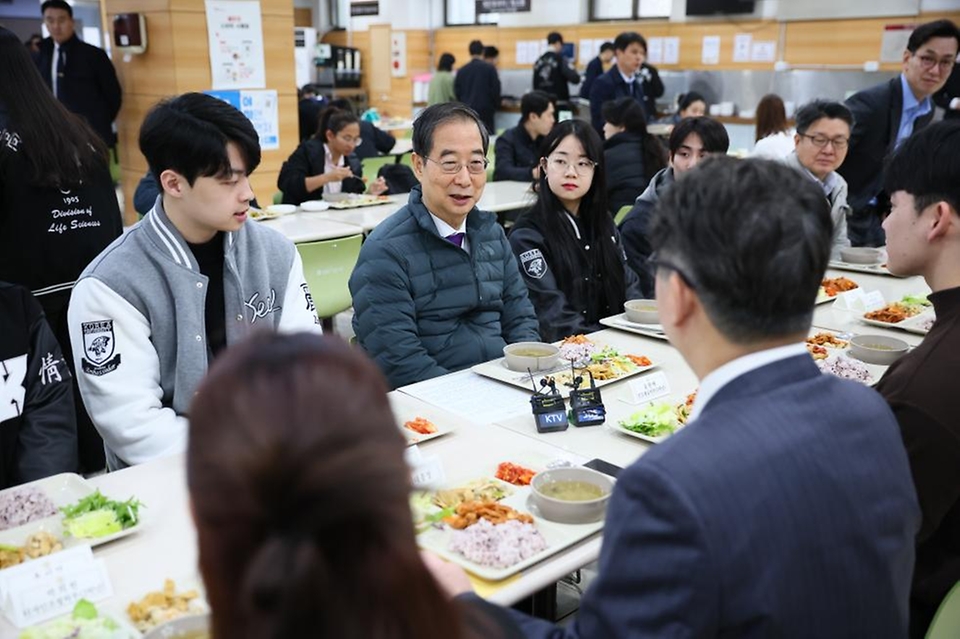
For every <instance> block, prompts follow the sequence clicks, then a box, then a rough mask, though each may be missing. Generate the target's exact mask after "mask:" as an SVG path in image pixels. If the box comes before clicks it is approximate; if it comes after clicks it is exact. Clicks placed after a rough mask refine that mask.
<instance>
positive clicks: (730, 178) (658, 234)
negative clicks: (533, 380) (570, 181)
mask: <svg viewBox="0 0 960 639" xmlns="http://www.w3.org/2000/svg"><path fill="white" fill-rule="evenodd" d="M651 233H652V241H653V245H654V246H655V247H656V251H657V253H656V257H655V259H654V263H655V264H656V269H657V273H656V282H657V284H656V287H657V302H658V306H659V314H660V322H661V324H662V325H663V329H664V331H665V332H666V334H667V336H668V337H669V339H670V343H671V344H672V345H673V346H674V347H676V349H677V350H678V351H679V352H680V354H681V355H682V356H683V358H684V360H685V361H686V362H687V364H688V365H689V366H690V368H691V369H692V370H693V372H694V373H695V374H696V376H697V377H698V378H699V380H700V386H699V390H698V392H697V396H696V400H695V401H694V404H693V408H692V412H691V414H690V417H689V419H688V421H687V423H686V426H684V427H683V428H682V429H680V430H678V431H677V432H676V433H675V434H673V435H672V436H670V437H669V438H668V439H666V440H665V441H663V442H661V443H659V444H657V445H656V446H654V447H652V448H650V449H649V450H647V451H646V452H645V453H644V454H643V456H641V457H640V458H639V459H638V460H637V461H636V462H634V463H633V464H631V465H630V466H629V467H628V468H626V469H624V470H623V471H622V472H621V473H620V474H619V476H618V478H617V482H616V485H615V486H614V488H613V494H612V496H611V497H610V501H609V505H608V507H607V512H606V520H605V522H604V526H603V546H602V548H601V549H600V560H599V568H598V575H597V577H596V579H595V580H594V581H593V583H591V584H590V587H589V588H588V589H587V591H586V592H585V593H584V594H583V597H582V598H581V599H580V609H579V610H578V611H577V615H576V618H575V619H574V620H573V621H572V623H569V624H567V625H565V626H563V627H558V626H554V625H553V623H552V622H551V621H545V620H543V619H534V618H533V617H529V616H527V615H525V614H523V613H520V612H517V611H511V614H513V616H514V619H515V620H517V622H518V623H520V624H521V626H522V628H523V631H524V634H525V635H526V637H527V638H528V639H626V638H627V637H699V638H707V637H717V638H719V637H773V636H776V637H779V638H780V639H810V637H844V638H850V639H855V638H857V639H859V638H860V637H871V638H885V639H886V638H890V639H894V638H897V637H904V636H905V635H906V632H907V623H908V619H907V617H908V608H907V599H908V596H909V592H910V577H911V573H912V572H913V560H914V549H913V545H914V536H915V535H916V532H917V529H918V527H919V523H920V509H919V507H918V505H917V497H916V492H915V491H914V488H913V485H912V482H911V480H910V468H909V465H908V462H907V455H906V452H905V451H904V448H903V442H902V441H901V439H900V433H899V430H898V428H897V422H896V420H895V418H894V416H893V413H891V411H890V408H889V407H888V406H887V405H886V402H884V401H883V398H881V397H880V396H879V395H878V394H877V393H876V392H874V391H873V389H870V388H867V387H866V386H864V385H863V384H860V383H857V382H853V381H850V380H844V379H840V378H838V377H836V376H834V375H824V374H821V372H820V370H819V369H818V368H817V366H816V365H815V364H814V362H813V360H812V359H811V358H810V355H809V353H807V350H806V348H805V347H804V339H805V338H806V337H807V335H808V333H809V330H810V322H811V319H812V316H813V308H814V299H815V298H816V296H817V291H818V290H819V288H820V281H821V279H822V278H823V274H824V271H825V269H826V267H827V262H828V259H829V245H830V237H831V236H832V234H833V224H832V223H831V221H830V215H829V212H828V210H827V205H826V202H825V201H824V199H823V194H822V192H821V191H820V190H819V189H818V188H817V187H816V185H815V184H813V183H812V182H811V181H810V180H808V179H806V178H804V177H803V176H801V175H799V174H798V173H797V172H796V171H793V170H791V169H789V168H787V167H785V166H783V165H782V164H779V163H777V162H772V161H769V160H738V159H736V158H729V157H716V158H710V159H709V160H707V161H706V162H704V163H703V165H702V166H700V167H698V168H697V169H696V170H694V171H691V172H690V173H689V174H687V175H685V176H683V177H682V178H680V181H679V183H678V185H677V188H674V189H670V190H669V191H668V192H667V193H666V194H665V195H664V199H663V200H662V201H661V203H660V205H659V206H658V207H657V210H656V212H655V213H654V217H653V220H652V222H651ZM824 540H834V541H835V543H824ZM840 540H842V543H841V542H840ZM799 549H802V552H798V550H799ZM432 570H434V574H435V575H436V576H437V577H438V579H439V580H440V581H441V583H442V584H443V585H444V587H445V588H446V589H447V592H448V593H450V594H452V595H456V596H457V597H456V600H457V601H463V602H467V601H473V600H474V597H475V595H473V594H472V593H471V590H472V585H471V583H470V581H469V580H468V579H467V577H466V574H465V573H464V572H463V570H462V569H461V568H460V567H459V566H455V565H453V564H448V563H434V564H432Z"/></svg>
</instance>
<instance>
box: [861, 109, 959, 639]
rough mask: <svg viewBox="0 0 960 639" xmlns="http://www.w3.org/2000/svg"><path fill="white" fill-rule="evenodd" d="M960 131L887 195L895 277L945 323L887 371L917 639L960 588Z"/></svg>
mask: <svg viewBox="0 0 960 639" xmlns="http://www.w3.org/2000/svg"><path fill="white" fill-rule="evenodd" d="M957 149H960V122H958V121H949V122H942V123H937V124H931V125H930V126H929V127H927V128H925V129H924V130H923V131H920V132H918V133H916V134H914V135H912V136H910V138H909V139H908V140H907V141H906V142H904V143H903V145H902V146H901V147H900V148H899V149H897V152H896V154H895V155H894V157H893V159H892V161H891V162H890V164H889V166H888V167H887V170H886V178H885V180H884V189H885V190H886V192H887V193H890V201H891V204H892V208H891V210H890V214H889V215H888V216H887V218H886V219H885V220H884V222H883V228H884V230H885V231H886V235H887V268H889V269H890V272H891V273H893V274H894V275H898V276H908V275H922V276H923V279H924V281H925V282H926V283H927V286H929V287H930V290H931V291H933V292H932V293H931V294H930V296H929V299H930V302H931V303H933V308H934V310H935V311H936V320H935V321H934V322H933V324H932V326H931V327H930V332H929V333H927V335H926V337H924V338H923V342H921V343H920V345H919V346H917V347H916V348H914V349H913V350H912V351H910V352H909V353H907V354H906V355H904V356H903V357H902V358H900V359H899V360H897V361H896V362H894V364H893V365H892V366H891V367H890V368H889V369H887V372H886V373H884V375H883V377H882V378H881V379H880V382H879V383H878V384H877V386H876V389H877V390H878V391H879V392H880V394H881V395H883V397H884V398H885V399H886V400H887V402H889V404H890V407H891V408H892V409H893V414H894V415H896V416H897V421H898V422H899V424H900V434H901V435H902V437H903V442H904V444H905V445H906V447H907V455H908V456H909V458H910V467H911V469H912V471H913V485H914V486H915V487H916V489H917V496H918V497H919V499H920V510H921V511H922V512H923V524H922V526H921V527H920V533H919V534H918V535H917V564H916V568H915V569H914V571H913V589H912V591H911V594H910V636H911V637H913V638H917V639H918V638H921V637H923V636H925V634H926V632H927V628H928V626H929V625H930V621H931V619H932V618H933V615H934V613H935V612H936V610H937V607H938V606H939V605H940V603H941V602H942V601H943V599H944V597H946V595H947V593H948V592H949V591H950V589H951V588H952V587H953V586H954V584H956V583H958V582H960V422H958V420H957V415H958V414H960V399H958V398H957V395H956V394H955V380H956V379H958V377H960V359H958V358H957V352H958V349H960V267H958V265H960V153H958V152H957Z"/></svg>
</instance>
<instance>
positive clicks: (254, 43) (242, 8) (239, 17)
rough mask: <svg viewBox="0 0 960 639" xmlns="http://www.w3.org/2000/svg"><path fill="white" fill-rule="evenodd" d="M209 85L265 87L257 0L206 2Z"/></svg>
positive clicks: (243, 87) (248, 87) (216, 86)
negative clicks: (210, 79) (210, 78)
mask: <svg viewBox="0 0 960 639" xmlns="http://www.w3.org/2000/svg"><path fill="white" fill-rule="evenodd" d="M206 9H207V40H208V41H209V46H210V75H211V77H212V82H211V86H212V87H213V88H214V89H262V88H263V87H265V86H266V85H267V79H266V65H265V63H264V61H263V28H262V26H261V23H260V2H259V1H258V0H206Z"/></svg>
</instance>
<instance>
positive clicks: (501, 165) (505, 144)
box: [493, 133, 533, 182]
mask: <svg viewBox="0 0 960 639" xmlns="http://www.w3.org/2000/svg"><path fill="white" fill-rule="evenodd" d="M515 147H516V144H515V140H514V136H513V135H508V134H506V133H505V134H503V135H501V136H498V137H497V141H496V143H495V144H494V150H495V151H496V160H495V162H494V165H493V181H494V182H498V181H500V180H518V181H520V182H532V181H533V169H531V168H530V167H529V166H518V165H517V159H516V157H515V154H516V149H515Z"/></svg>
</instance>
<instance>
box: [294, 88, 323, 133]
mask: <svg viewBox="0 0 960 639" xmlns="http://www.w3.org/2000/svg"><path fill="white" fill-rule="evenodd" d="M325 103H326V99H325V98H324V97H323V96H322V95H320V89H319V87H318V86H317V85H316V84H312V83H308V84H305V85H303V86H302V87H301V88H300V99H299V101H298V102H297V115H298V118H299V123H300V141H301V142H303V141H304V140H306V139H307V138H309V137H310V136H312V135H313V134H314V133H316V132H317V127H318V126H319V125H320V114H321V113H322V112H323V109H324V107H325V106H326V104H325Z"/></svg>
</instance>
